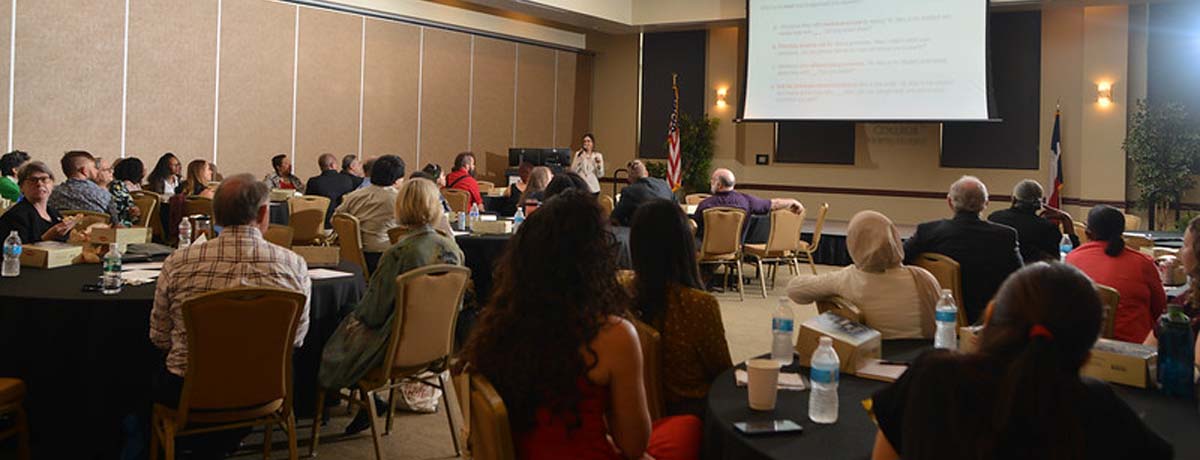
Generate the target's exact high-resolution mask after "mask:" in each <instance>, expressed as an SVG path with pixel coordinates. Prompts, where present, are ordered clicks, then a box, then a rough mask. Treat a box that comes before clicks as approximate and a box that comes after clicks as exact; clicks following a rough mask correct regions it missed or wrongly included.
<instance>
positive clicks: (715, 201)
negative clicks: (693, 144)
mask: <svg viewBox="0 0 1200 460" xmlns="http://www.w3.org/2000/svg"><path fill="white" fill-rule="evenodd" d="M736 184H737V179H736V178H735V177H734V176H733V171H730V170H728V169H725V168H717V170H716V171H713V173H712V176H711V177H710V178H709V186H710V187H711V190H712V196H710V197H708V198H705V199H704V201H701V202H700V204H699V205H698V206H696V213H695V215H694V216H693V218H694V219H695V220H696V223H697V225H698V228H697V230H696V235H697V236H700V235H704V210H705V209H708V208H715V207H718V206H720V207H726V208H737V209H741V210H743V211H746V214H748V215H749V214H766V213H769V212H771V211H774V210H776V209H787V210H789V211H792V212H794V213H796V214H799V213H800V212H801V211H804V205H801V204H800V202H799V201H796V200H793V199H790V198H771V199H769V200H768V199H765V198H759V197H756V196H754V195H750V194H747V193H742V192H737V191H734V190H733V187H734V186H735V185H736ZM747 219H749V216H747Z"/></svg>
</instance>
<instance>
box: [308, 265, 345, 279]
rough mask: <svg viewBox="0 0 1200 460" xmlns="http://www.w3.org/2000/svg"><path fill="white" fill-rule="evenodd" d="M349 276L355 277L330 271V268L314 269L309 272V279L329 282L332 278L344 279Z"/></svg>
mask: <svg viewBox="0 0 1200 460" xmlns="http://www.w3.org/2000/svg"><path fill="white" fill-rule="evenodd" d="M347 276H354V274H353V273H347V272H340V271H337V270H330V269H328V268H313V269H310V270H308V277H309V278H312V279H314V280H327V279H330V278H344V277H347Z"/></svg>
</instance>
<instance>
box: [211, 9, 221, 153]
mask: <svg viewBox="0 0 1200 460" xmlns="http://www.w3.org/2000/svg"><path fill="white" fill-rule="evenodd" d="M223 3H224V0H217V52H216V58H215V59H216V63H215V65H213V68H214V70H213V72H214V74H215V75H214V77H213V82H214V84H213V156H212V158H213V164H217V140H218V139H219V137H218V136H219V134H220V126H221V125H220V120H221V14H223V13H222V6H223Z"/></svg>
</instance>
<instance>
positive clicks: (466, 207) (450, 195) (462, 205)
mask: <svg viewBox="0 0 1200 460" xmlns="http://www.w3.org/2000/svg"><path fill="white" fill-rule="evenodd" d="M442 196H444V197H446V204H449V205H450V210H451V211H454V212H467V211H470V210H471V193H470V192H468V191H466V190H459V189H456V188H443V189H442Z"/></svg>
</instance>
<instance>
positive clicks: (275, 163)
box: [264, 153, 304, 193]
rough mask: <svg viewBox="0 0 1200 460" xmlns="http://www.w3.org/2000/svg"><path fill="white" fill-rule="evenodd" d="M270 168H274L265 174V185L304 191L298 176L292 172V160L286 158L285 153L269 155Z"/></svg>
mask: <svg viewBox="0 0 1200 460" xmlns="http://www.w3.org/2000/svg"><path fill="white" fill-rule="evenodd" d="M271 168H272V169H273V170H274V171H272V172H271V174H267V177H266V179H264V180H266V181H267V185H270V186H271V188H280V189H285V190H295V191H298V192H300V193H304V183H303V182H300V178H299V177H296V175H295V174H292V160H290V159H288V156H287V154H284V153H281V154H279V155H275V156H273V157H271Z"/></svg>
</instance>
